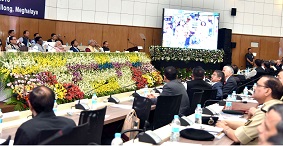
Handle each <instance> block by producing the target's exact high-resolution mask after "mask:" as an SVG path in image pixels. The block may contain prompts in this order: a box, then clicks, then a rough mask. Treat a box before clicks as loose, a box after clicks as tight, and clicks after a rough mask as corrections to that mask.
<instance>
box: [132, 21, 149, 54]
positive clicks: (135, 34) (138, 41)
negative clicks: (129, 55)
mask: <svg viewBox="0 0 283 146" xmlns="http://www.w3.org/2000/svg"><path fill="white" fill-rule="evenodd" d="M146 29H147V28H142V27H133V26H130V27H129V35H128V38H129V39H130V41H131V42H132V43H134V44H135V45H137V46H144V42H143V39H142V38H141V37H140V34H141V33H142V34H144V35H145V36H146ZM133 46H134V45H133V44H131V43H129V42H128V48H130V47H133ZM144 51H145V49H143V50H142V51H141V52H144Z"/></svg>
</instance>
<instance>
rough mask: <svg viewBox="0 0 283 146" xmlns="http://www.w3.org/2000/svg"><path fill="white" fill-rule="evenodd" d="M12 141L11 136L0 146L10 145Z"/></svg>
mask: <svg viewBox="0 0 283 146" xmlns="http://www.w3.org/2000/svg"><path fill="white" fill-rule="evenodd" d="M10 140H11V135H9V136H8V138H7V139H6V140H5V141H4V142H3V143H1V144H0V145H9V143H10Z"/></svg>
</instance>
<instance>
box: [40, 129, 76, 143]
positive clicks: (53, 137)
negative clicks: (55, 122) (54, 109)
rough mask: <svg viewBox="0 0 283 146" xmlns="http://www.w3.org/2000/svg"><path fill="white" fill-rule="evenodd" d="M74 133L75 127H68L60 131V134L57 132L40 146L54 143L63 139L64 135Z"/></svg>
mask: <svg viewBox="0 0 283 146" xmlns="http://www.w3.org/2000/svg"><path fill="white" fill-rule="evenodd" d="M72 131H73V127H72V126H70V125H68V126H66V127H64V128H63V129H61V130H59V131H58V132H56V133H55V134H54V135H53V136H51V137H49V138H47V139H46V140H44V141H42V142H41V143H40V144H39V145H46V144H49V143H50V142H52V141H53V140H55V139H57V138H59V137H62V136H64V135H67V134H69V133H71V132H72Z"/></svg>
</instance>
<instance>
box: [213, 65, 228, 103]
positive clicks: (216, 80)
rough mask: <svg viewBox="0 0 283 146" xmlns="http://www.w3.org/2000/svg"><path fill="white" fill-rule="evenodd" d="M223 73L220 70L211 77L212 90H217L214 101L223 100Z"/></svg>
mask: <svg viewBox="0 0 283 146" xmlns="http://www.w3.org/2000/svg"><path fill="white" fill-rule="evenodd" d="M224 79H225V77H224V73H223V72H222V71H221V70H215V71H214V72H213V74H212V75H211V82H213V85H212V89H217V95H216V99H222V98H223V91H222V88H223V83H224Z"/></svg>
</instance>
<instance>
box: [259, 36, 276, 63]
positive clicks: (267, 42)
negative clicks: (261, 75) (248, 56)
mask: <svg viewBox="0 0 283 146" xmlns="http://www.w3.org/2000/svg"><path fill="white" fill-rule="evenodd" d="M279 41H280V38H275V37H261V47H260V55H259V58H260V59H264V60H277V59H278V58H279Z"/></svg>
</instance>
